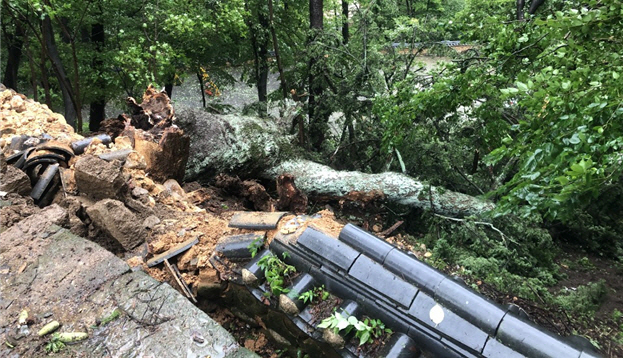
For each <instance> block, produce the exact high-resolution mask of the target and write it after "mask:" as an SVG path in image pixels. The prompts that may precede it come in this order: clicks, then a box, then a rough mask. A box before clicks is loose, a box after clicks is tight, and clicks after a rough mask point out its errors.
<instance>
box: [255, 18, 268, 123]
mask: <svg viewBox="0 0 623 362" xmlns="http://www.w3.org/2000/svg"><path fill="white" fill-rule="evenodd" d="M257 16H258V21H259V25H260V29H262V30H261V31H260V32H258V34H257V35H258V37H257V40H258V46H259V49H258V61H259V64H258V65H257V67H258V79H257V98H258V100H259V101H260V104H259V109H258V111H259V112H258V113H259V115H260V117H266V114H267V113H266V112H267V107H268V34H266V33H265V31H264V29H267V28H268V27H269V21H268V16H267V14H266V13H264V11H262V6H259V7H258V9H257Z"/></svg>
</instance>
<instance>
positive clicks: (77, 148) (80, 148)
mask: <svg viewBox="0 0 623 362" xmlns="http://www.w3.org/2000/svg"><path fill="white" fill-rule="evenodd" d="M96 138H98V139H99V140H100V141H102V143H103V144H105V145H108V144H109V143H110V142H112V139H111V138H110V136H109V135H107V134H98V135H97V136H93V137H89V138H85V139H82V140H79V141H75V142H72V144H71V149H72V150H74V154H75V155H80V154H82V153H83V152H84V150H86V148H87V147H89V145H90V144H91V142H93V140H94V139H96Z"/></svg>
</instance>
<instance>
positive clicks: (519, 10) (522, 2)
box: [517, 0, 525, 20]
mask: <svg viewBox="0 0 623 362" xmlns="http://www.w3.org/2000/svg"><path fill="white" fill-rule="evenodd" d="M524 5H525V0H517V20H523V19H524V16H523V8H524Z"/></svg>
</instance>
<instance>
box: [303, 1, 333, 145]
mask: <svg viewBox="0 0 623 362" xmlns="http://www.w3.org/2000/svg"><path fill="white" fill-rule="evenodd" d="M322 11H323V0H309V24H310V28H311V30H312V35H311V38H310V40H309V43H310V47H313V46H314V45H313V43H314V42H315V39H316V37H318V36H319V35H320V33H321V32H322V29H323V26H324V23H323V20H324V18H323V14H322ZM312 53H313V52H312ZM317 63H318V59H317V58H316V56H315V55H312V56H311V57H310V59H309V100H308V115H309V139H310V141H311V146H312V147H313V148H314V149H315V150H320V147H321V146H322V143H323V142H324V139H325V131H326V128H327V122H328V117H326V111H323V109H322V108H323V107H322V105H321V104H320V99H321V97H322V93H323V89H322V86H321V85H320V84H319V83H320V82H319V79H320V78H321V77H320V76H318V77H317V76H316V73H318V75H320V74H321V72H318V70H317V69H316V68H317V67H316V64H317Z"/></svg>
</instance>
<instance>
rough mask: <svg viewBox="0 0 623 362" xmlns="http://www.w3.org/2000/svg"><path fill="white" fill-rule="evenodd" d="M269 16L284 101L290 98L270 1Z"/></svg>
mask: <svg viewBox="0 0 623 362" xmlns="http://www.w3.org/2000/svg"><path fill="white" fill-rule="evenodd" d="M268 16H269V20H270V32H271V34H272V37H273V48H274V49H275V59H276V60H277V69H278V70H279V81H280V82H281V92H282V94H283V99H286V98H287V97H288V85H287V84H286V77H285V74H284V72H283V64H282V63H281V55H280V54H279V43H278V42H277V32H276V31H275V21H274V11H273V0H268Z"/></svg>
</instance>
